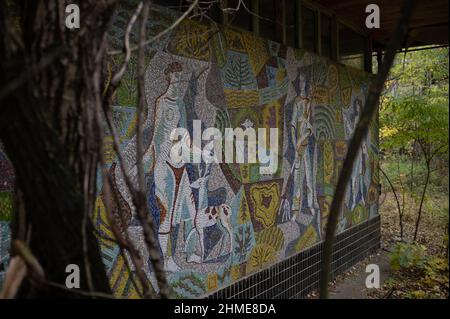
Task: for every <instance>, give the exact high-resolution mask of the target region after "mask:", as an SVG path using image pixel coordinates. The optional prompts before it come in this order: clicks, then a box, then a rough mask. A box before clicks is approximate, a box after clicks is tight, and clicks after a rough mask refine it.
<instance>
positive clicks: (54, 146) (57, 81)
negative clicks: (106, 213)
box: [0, 0, 114, 298]
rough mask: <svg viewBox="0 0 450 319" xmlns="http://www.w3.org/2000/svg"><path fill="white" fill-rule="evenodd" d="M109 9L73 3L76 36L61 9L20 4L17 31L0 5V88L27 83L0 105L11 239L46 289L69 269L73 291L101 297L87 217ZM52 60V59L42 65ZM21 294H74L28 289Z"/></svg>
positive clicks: (38, 1) (102, 283)
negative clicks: (25, 251)
mask: <svg viewBox="0 0 450 319" xmlns="http://www.w3.org/2000/svg"><path fill="white" fill-rule="evenodd" d="M109 2H113V1H106V0H83V1H78V3H79V7H80V11H81V14H80V15H81V28H80V29H74V30H69V29H66V27H65V24H64V21H65V14H64V12H65V11H64V10H65V5H66V3H65V1H62V0H46V1H44V0H29V1H22V2H20V4H18V5H17V6H18V10H19V13H20V26H17V25H16V24H15V23H13V22H12V21H10V20H9V19H6V18H8V16H10V14H9V13H8V12H7V8H6V7H5V4H4V2H2V3H1V4H0V21H1V22H0V33H1V34H2V38H3V40H2V41H1V42H0V59H1V61H2V64H1V66H0V72H1V74H2V77H1V79H0V88H3V87H5V86H7V85H8V83H9V82H10V81H12V80H13V79H16V78H17V77H18V76H19V77H21V76H23V77H24V79H25V80H24V81H23V83H21V85H20V86H19V87H17V88H13V89H12V90H11V92H8V94H6V95H5V97H4V98H3V100H2V101H0V102H1V104H2V105H1V107H0V139H1V140H2V142H3V144H4V147H5V150H6V152H7V154H8V156H9V158H10V159H11V162H12V164H13V166H14V168H15V171H16V191H17V194H20V196H19V198H18V205H17V207H16V208H17V209H16V212H15V214H14V218H15V220H14V222H13V225H14V228H13V235H12V236H13V238H18V239H22V240H27V242H28V245H29V247H30V249H31V251H32V253H33V254H34V255H35V256H36V258H37V259H38V261H39V262H40V264H41V265H42V267H43V269H44V271H45V274H46V279H47V280H48V281H51V282H55V283H58V284H62V285H65V280H66V276H67V275H68V274H67V273H66V272H65V269H66V266H67V265H69V264H76V265H78V266H79V268H80V285H81V287H80V289H82V290H86V291H97V292H105V293H110V288H109V283H108V279H107V277H106V273H105V269H104V266H103V263H102V260H101V257H100V251H99V246H98V243H97V240H96V238H95V236H94V228H93V225H92V222H91V221H90V218H89V216H90V214H91V212H92V211H93V206H94V202H95V195H96V187H95V185H96V172H97V165H98V160H99V159H98V149H99V143H101V138H100V137H99V134H98V126H97V124H96V123H97V121H96V112H95V107H96V105H99V103H101V98H102V95H101V92H102V89H101V87H102V66H103V56H104V51H105V49H106V42H105V40H106V36H105V35H106V31H107V29H108V27H109V24H110V17H111V16H112V12H113V10H114V5H113V4H112V3H109ZM8 9H9V8H8ZM51 56H56V57H57V58H54V59H53V61H52V63H49V62H48V59H49V57H51ZM18 208H20V209H18ZM20 212H22V213H20ZM24 236H26V237H25V238H24ZM12 253H13V254H14V252H12ZM19 294H20V296H21V297H41V298H49V297H67V298H72V297H78V296H79V295H78V294H76V293H74V292H71V291H69V290H64V289H59V288H50V287H49V286H47V285H35V284H30V282H24V284H23V285H22V287H21V290H20V292H19Z"/></svg>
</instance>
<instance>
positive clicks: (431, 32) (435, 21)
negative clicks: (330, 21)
mask: <svg viewBox="0 0 450 319" xmlns="http://www.w3.org/2000/svg"><path fill="white" fill-rule="evenodd" d="M316 2H317V3H319V4H321V5H322V6H323V7H326V8H329V9H331V10H333V11H334V12H335V13H336V14H337V15H338V16H341V17H342V18H344V19H346V20H347V21H349V22H351V23H352V24H353V25H355V26H357V27H359V28H360V29H362V30H365V31H366V32H367V33H368V34H369V35H370V36H371V37H372V39H373V49H374V50H377V49H380V48H381V49H384V48H385V46H386V44H387V42H388V40H389V37H390V35H391V33H392V30H393V29H394V27H395V23H396V21H397V18H398V17H399V15H400V11H401V8H402V5H403V0H316ZM371 3H374V4H377V5H378V6H379V7H380V29H367V28H366V26H365V20H366V17H367V15H368V14H367V13H366V12H365V8H366V6H367V5H368V4H371ZM448 10H449V0H432V1H430V0H417V5H416V8H415V11H414V13H413V15H412V17H411V20H410V23H409V32H408V39H407V41H406V43H404V44H403V47H414V46H423V45H444V44H448V27H449V26H448V16H449V12H448Z"/></svg>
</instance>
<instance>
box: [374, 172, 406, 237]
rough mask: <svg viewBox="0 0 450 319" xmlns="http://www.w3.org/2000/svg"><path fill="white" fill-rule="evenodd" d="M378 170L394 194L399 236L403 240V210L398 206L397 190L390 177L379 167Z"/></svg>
mask: <svg viewBox="0 0 450 319" xmlns="http://www.w3.org/2000/svg"><path fill="white" fill-rule="evenodd" d="M379 170H380V172H381V173H382V174H383V175H384V177H385V178H386V180H387V182H388V184H389V186H390V187H391V190H392V193H393V194H394V197H395V201H396V202H397V210H398V218H399V226H400V238H401V240H403V211H402V208H401V207H400V200H399V199H398V196H397V192H396V191H395V187H394V185H393V184H392V182H391V180H390V178H389V177H388V176H387V174H386V173H385V172H384V171H383V170H382V169H381V167H380V168H379Z"/></svg>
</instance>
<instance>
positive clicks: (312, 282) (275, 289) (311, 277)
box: [206, 216, 380, 299]
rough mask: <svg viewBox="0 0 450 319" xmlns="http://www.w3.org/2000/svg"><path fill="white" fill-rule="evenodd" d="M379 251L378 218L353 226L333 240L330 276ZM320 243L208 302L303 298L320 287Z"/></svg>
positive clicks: (218, 294) (237, 283)
mask: <svg viewBox="0 0 450 319" xmlns="http://www.w3.org/2000/svg"><path fill="white" fill-rule="evenodd" d="M378 248H380V217H379V216H376V217H374V218H372V219H370V220H368V221H365V222H363V223H361V224H359V225H356V226H354V227H352V228H350V229H347V230H346V231H344V232H342V233H340V234H339V235H337V236H336V241H335V244H334V252H333V262H332V276H333V277H336V276H337V275H339V274H342V273H343V272H345V271H346V270H348V269H349V268H350V267H352V266H353V265H355V264H356V263H357V262H359V261H361V260H362V259H364V258H365V257H367V256H368V255H370V254H371V253H373V252H374V251H376V250H377V249H378ZM322 252H323V242H321V243H318V244H316V245H314V246H312V247H310V248H309V249H307V250H305V251H302V252H300V253H299V254H297V255H295V256H292V257H289V258H287V259H285V260H283V261H281V262H279V263H277V264H274V265H272V266H270V267H269V268H266V269H264V270H262V271H260V272H258V273H255V274H252V275H250V276H248V277H246V278H245V279H242V280H240V281H238V282H235V283H233V284H232V285H230V286H228V287H226V288H223V289H221V290H218V291H216V292H214V293H213V294H211V295H209V296H207V297H206V298H210V299H224V298H227V299H235V298H236V299H239V298H242V299H253V298H256V299H272V298H273V299H290V298H304V297H305V296H306V295H307V294H308V293H309V292H311V291H312V290H314V289H317V288H318V287H319V279H320V271H321V267H322Z"/></svg>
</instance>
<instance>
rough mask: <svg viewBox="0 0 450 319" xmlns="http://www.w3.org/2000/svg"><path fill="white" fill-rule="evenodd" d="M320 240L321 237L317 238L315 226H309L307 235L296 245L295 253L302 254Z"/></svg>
mask: <svg viewBox="0 0 450 319" xmlns="http://www.w3.org/2000/svg"><path fill="white" fill-rule="evenodd" d="M318 240H319V237H318V236H317V232H316V230H315V229H314V226H312V225H310V226H308V228H306V231H305V233H304V234H303V236H302V237H301V238H300V239H299V240H298V242H297V244H296V245H295V251H296V252H300V251H302V250H305V249H306V248H308V247H311V246H312V245H314V244H315V243H316V242H317V241H318Z"/></svg>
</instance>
